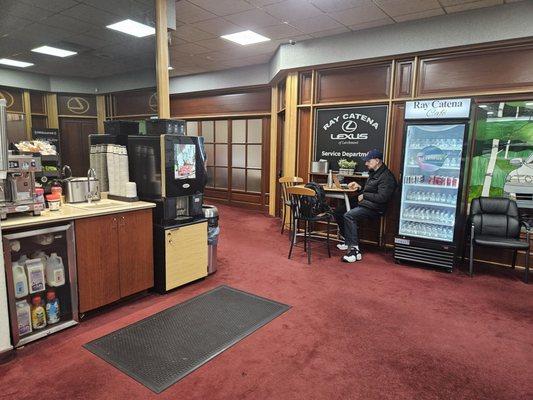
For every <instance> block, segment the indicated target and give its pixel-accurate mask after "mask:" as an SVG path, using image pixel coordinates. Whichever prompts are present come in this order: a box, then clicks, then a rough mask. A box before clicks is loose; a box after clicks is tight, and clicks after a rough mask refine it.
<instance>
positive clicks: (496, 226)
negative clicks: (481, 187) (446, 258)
mask: <svg viewBox="0 0 533 400" xmlns="http://www.w3.org/2000/svg"><path fill="white" fill-rule="evenodd" d="M470 222H471V226H470V269H469V272H470V276H472V275H473V273H474V246H483V247H496V248H500V249H508V250H513V262H512V266H513V268H514V266H515V263H516V254H517V252H518V250H525V251H526V266H525V274H524V282H526V283H527V282H528V279H529V232H530V229H531V228H530V226H529V225H528V224H527V223H526V222H525V221H522V220H521V219H520V214H519V212H518V207H517V205H516V202H515V201H513V200H510V199H508V198H504V197H478V198H476V199H474V200H472V204H471V206H470ZM522 226H524V227H525V228H526V241H523V240H520V229H521V227H522Z"/></svg>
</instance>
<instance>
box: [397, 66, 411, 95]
mask: <svg viewBox="0 0 533 400" xmlns="http://www.w3.org/2000/svg"><path fill="white" fill-rule="evenodd" d="M412 75H413V61H412V60H409V61H399V62H397V63H396V78H395V82H394V97H400V98H404V97H410V96H411V86H412V79H413V76H412Z"/></svg>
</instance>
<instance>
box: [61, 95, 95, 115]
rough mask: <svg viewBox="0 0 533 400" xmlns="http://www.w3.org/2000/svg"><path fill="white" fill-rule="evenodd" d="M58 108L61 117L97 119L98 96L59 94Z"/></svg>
mask: <svg viewBox="0 0 533 400" xmlns="http://www.w3.org/2000/svg"><path fill="white" fill-rule="evenodd" d="M57 108H58V113H59V115H60V116H69V117H96V96H91V95H86V94H83V95H78V94H58V95H57Z"/></svg>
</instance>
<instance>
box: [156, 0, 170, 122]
mask: <svg viewBox="0 0 533 400" xmlns="http://www.w3.org/2000/svg"><path fill="white" fill-rule="evenodd" d="M155 31H156V33H155V34H156V68H155V71H156V81H157V112H158V116H159V118H170V96H169V89H168V33H167V0H156V1H155Z"/></svg>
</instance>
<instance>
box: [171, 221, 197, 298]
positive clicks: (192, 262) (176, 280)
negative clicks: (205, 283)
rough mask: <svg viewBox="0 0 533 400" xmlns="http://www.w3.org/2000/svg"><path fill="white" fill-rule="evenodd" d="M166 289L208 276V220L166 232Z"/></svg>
mask: <svg viewBox="0 0 533 400" xmlns="http://www.w3.org/2000/svg"><path fill="white" fill-rule="evenodd" d="M165 254H166V263H165V264H166V268H165V282H166V285H165V286H166V287H165V289H166V290H170V289H174V288H176V287H178V286H181V285H185V284H186V283H189V282H193V281H195V280H197V279H200V278H203V277H204V276H207V222H203V223H199V224H193V225H188V226H184V227H179V228H174V229H168V230H167V231H166V232H165Z"/></svg>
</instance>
